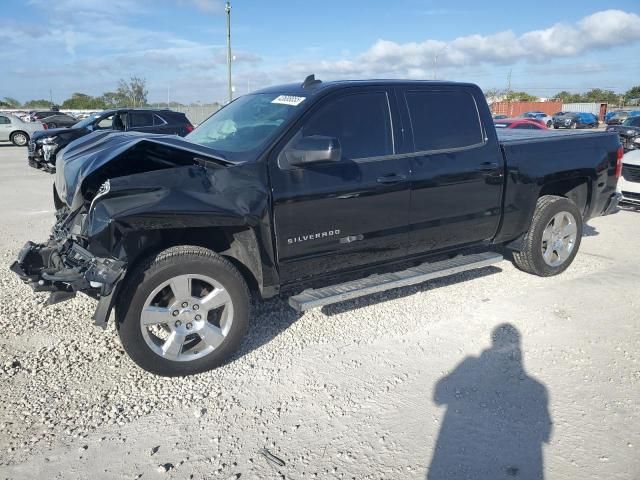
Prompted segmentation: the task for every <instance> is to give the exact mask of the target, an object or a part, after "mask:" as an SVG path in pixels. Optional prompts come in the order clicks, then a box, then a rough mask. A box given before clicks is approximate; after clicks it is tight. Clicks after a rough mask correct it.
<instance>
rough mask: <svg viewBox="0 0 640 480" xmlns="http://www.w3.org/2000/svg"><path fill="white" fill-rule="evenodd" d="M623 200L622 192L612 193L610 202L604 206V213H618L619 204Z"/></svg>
mask: <svg viewBox="0 0 640 480" xmlns="http://www.w3.org/2000/svg"><path fill="white" fill-rule="evenodd" d="M621 200H622V193H620V192H615V193H614V194H612V195H611V198H609V202H608V203H607V206H606V207H605V208H604V211H603V212H602V215H603V216H604V215H611V214H612V213H616V212H617V211H618V204H619V203H620V201H621Z"/></svg>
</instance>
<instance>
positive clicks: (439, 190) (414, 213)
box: [403, 86, 504, 254]
mask: <svg viewBox="0 0 640 480" xmlns="http://www.w3.org/2000/svg"><path fill="white" fill-rule="evenodd" d="M478 92H479V90H478ZM404 100H405V101H404V105H405V110H404V112H403V114H404V115H406V116H407V117H408V120H406V122H407V123H409V124H410V125H411V130H412V132H413V144H414V145H413V149H414V154H413V155H412V161H411V172H412V186H411V218H410V220H409V223H410V234H409V253H410V254H420V253H426V252H433V251H437V250H441V249H447V248H453V247H459V246H463V245H465V244H475V243H481V242H484V241H488V240H490V239H492V238H493V237H494V235H495V234H496V231H497V228H498V224H499V222H500V213H501V201H502V189H503V180H504V178H503V175H504V165H503V158H502V153H501V151H500V148H499V146H498V144H497V140H496V138H495V134H493V133H491V134H488V133H487V132H486V131H485V129H484V128H483V125H482V122H481V120H480V118H481V116H480V110H479V109H480V108H484V109H487V107H486V104H483V103H480V102H476V101H475V98H474V92H473V90H471V89H466V88H463V87H455V88H445V87H435V86H434V87H431V88H429V89H427V88H425V89H415V90H413V89H407V90H406V91H405V92H404ZM483 114H484V118H489V112H488V110H487V111H486V112H483ZM490 128H493V126H490Z"/></svg>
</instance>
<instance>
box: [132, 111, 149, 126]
mask: <svg viewBox="0 0 640 480" xmlns="http://www.w3.org/2000/svg"><path fill="white" fill-rule="evenodd" d="M151 126H153V114H152V113H151V112H129V128H136V127H151Z"/></svg>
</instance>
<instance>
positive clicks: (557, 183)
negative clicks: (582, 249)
mask: <svg viewBox="0 0 640 480" xmlns="http://www.w3.org/2000/svg"><path fill="white" fill-rule="evenodd" d="M592 188H593V186H592V182H591V179H590V178H589V177H586V176H575V177H568V178H552V179H549V180H548V181H546V182H545V183H543V184H542V186H541V188H540V190H538V195H537V196H536V197H535V199H536V200H535V202H533V204H532V205H531V209H530V211H529V212H527V216H528V221H527V224H526V229H525V230H524V231H523V232H522V233H521V234H519V235H518V236H517V237H516V238H512V239H510V240H508V241H507V242H506V243H504V245H505V246H506V247H507V248H509V249H511V250H515V251H519V250H520V249H521V248H522V240H523V238H524V237H525V235H526V233H527V232H528V231H529V229H530V228H531V221H532V219H533V212H534V209H535V206H536V202H537V200H539V199H540V198H542V197H544V196H550V195H553V196H558V197H565V198H567V199H569V200H571V201H572V202H573V203H575V205H576V206H577V207H578V210H579V211H580V213H581V214H582V218H583V219H584V218H585V216H586V214H587V212H588V211H589V206H590V204H591V198H592Z"/></svg>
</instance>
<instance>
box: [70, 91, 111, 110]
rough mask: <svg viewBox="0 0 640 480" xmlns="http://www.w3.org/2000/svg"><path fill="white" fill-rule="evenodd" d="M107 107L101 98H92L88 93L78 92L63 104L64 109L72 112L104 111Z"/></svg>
mask: <svg viewBox="0 0 640 480" xmlns="http://www.w3.org/2000/svg"><path fill="white" fill-rule="evenodd" d="M105 107H106V105H105V103H104V101H103V100H102V99H101V98H99V97H92V96H91V95H87V94H86V93H80V92H76V93H74V94H72V95H71V98H67V99H66V100H65V101H64V102H62V108H66V109H72V110H102V109H104V108H105Z"/></svg>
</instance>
